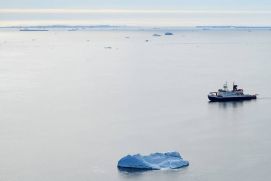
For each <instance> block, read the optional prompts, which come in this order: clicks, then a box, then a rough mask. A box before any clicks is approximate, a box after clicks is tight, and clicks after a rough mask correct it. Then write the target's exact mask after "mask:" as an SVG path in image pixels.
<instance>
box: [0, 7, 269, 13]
mask: <svg viewBox="0 0 271 181" xmlns="http://www.w3.org/2000/svg"><path fill="white" fill-rule="evenodd" d="M0 13H41V14H43V13H165V14H171V13H172V14H174V13H209V14H213V13H214V14H219V13H221V14H271V10H178V9H87V8H0Z"/></svg>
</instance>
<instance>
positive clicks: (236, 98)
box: [208, 95, 257, 102]
mask: <svg viewBox="0 0 271 181" xmlns="http://www.w3.org/2000/svg"><path fill="white" fill-rule="evenodd" d="M208 99H209V100H210V101H212V102H226V101H245V100H251V99H257V96H256V95H244V96H232V97H222V96H211V95H208Z"/></svg>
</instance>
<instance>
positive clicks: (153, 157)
mask: <svg viewBox="0 0 271 181" xmlns="http://www.w3.org/2000/svg"><path fill="white" fill-rule="evenodd" d="M188 165H189V162H188V161H186V160H183V159H182V157H181V155H180V154H179V153H178V152H167V153H152V154H150V155H147V156H143V155H140V154H136V155H127V156H125V157H123V158H121V159H120V160H119V161H118V167H119V168H122V169H123V168H124V169H125V168H127V169H142V170H160V169H177V168H181V167H185V166H188Z"/></svg>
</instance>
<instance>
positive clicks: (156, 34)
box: [152, 34, 162, 37]
mask: <svg viewBox="0 0 271 181" xmlns="http://www.w3.org/2000/svg"><path fill="white" fill-rule="evenodd" d="M152 36H158V37H159V36H162V35H159V34H153V35H152Z"/></svg>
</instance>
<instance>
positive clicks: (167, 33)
mask: <svg viewBox="0 0 271 181" xmlns="http://www.w3.org/2000/svg"><path fill="white" fill-rule="evenodd" d="M165 35H173V33H170V32H166V33H165Z"/></svg>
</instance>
